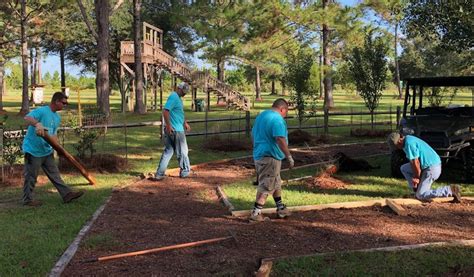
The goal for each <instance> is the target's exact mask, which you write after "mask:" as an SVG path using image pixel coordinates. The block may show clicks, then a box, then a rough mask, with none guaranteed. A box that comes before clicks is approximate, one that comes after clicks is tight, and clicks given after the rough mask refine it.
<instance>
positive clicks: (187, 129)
mask: <svg viewBox="0 0 474 277" xmlns="http://www.w3.org/2000/svg"><path fill="white" fill-rule="evenodd" d="M184 130H186V132H189V131H191V126H189V124H188V122H187V121H186V120H184Z"/></svg>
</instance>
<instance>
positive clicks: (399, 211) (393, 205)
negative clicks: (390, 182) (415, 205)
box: [386, 199, 408, 216]
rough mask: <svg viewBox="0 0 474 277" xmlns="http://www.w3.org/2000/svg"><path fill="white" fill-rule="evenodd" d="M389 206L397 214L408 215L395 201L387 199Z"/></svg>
mask: <svg viewBox="0 0 474 277" xmlns="http://www.w3.org/2000/svg"><path fill="white" fill-rule="evenodd" d="M386 201H387V206H389V207H390V208H391V209H392V210H393V211H394V212H395V213H396V214H398V215H402V216H405V215H408V212H407V210H405V208H403V207H402V206H401V205H400V204H398V203H397V202H396V201H395V200H393V199H387V200H386Z"/></svg>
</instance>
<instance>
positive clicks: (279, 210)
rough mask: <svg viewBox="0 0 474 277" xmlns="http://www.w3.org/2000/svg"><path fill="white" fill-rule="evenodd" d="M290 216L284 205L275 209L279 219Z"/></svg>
mask: <svg viewBox="0 0 474 277" xmlns="http://www.w3.org/2000/svg"><path fill="white" fill-rule="evenodd" d="M290 215H291V212H290V211H289V210H288V209H287V208H286V205H283V206H282V207H280V208H277V216H278V217H279V218H285V217H288V216H290Z"/></svg>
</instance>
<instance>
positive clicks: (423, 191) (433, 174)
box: [416, 165, 452, 200]
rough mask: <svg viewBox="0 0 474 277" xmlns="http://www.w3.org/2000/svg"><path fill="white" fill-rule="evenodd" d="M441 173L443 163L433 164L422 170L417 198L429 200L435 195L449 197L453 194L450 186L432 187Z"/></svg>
mask: <svg viewBox="0 0 474 277" xmlns="http://www.w3.org/2000/svg"><path fill="white" fill-rule="evenodd" d="M440 175H441V165H436V166H431V167H429V168H426V169H424V170H423V171H422V172H421V180H420V184H418V190H417V191H416V198H418V199H421V200H428V199H431V198H435V197H448V196H451V195H452V192H451V188H450V187H449V186H444V187H440V188H437V189H431V185H432V184H433V182H434V181H436V180H437V179H438V178H439V176H440Z"/></svg>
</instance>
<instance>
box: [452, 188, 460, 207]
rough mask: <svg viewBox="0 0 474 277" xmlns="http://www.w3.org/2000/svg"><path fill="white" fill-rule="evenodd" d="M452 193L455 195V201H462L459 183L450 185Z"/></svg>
mask: <svg viewBox="0 0 474 277" xmlns="http://www.w3.org/2000/svg"><path fill="white" fill-rule="evenodd" d="M450 187H451V195H452V196H453V197H454V202H455V203H461V187H460V186H459V185H450Z"/></svg>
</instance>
